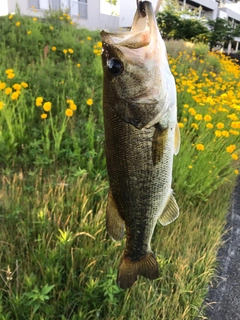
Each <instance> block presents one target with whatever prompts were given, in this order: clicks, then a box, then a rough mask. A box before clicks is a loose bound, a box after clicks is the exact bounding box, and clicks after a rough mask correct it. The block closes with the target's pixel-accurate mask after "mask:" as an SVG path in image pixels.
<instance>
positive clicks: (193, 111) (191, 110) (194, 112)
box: [188, 108, 197, 116]
mask: <svg viewBox="0 0 240 320" xmlns="http://www.w3.org/2000/svg"><path fill="white" fill-rule="evenodd" d="M188 112H189V113H190V114H191V115H192V116H195V115H196V113H197V112H196V110H195V109H194V108H190V109H188Z"/></svg>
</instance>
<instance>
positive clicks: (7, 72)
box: [5, 69, 14, 74]
mask: <svg viewBox="0 0 240 320" xmlns="http://www.w3.org/2000/svg"><path fill="white" fill-rule="evenodd" d="M5 72H6V74H10V73H13V72H14V71H13V69H7V70H6V71H5Z"/></svg>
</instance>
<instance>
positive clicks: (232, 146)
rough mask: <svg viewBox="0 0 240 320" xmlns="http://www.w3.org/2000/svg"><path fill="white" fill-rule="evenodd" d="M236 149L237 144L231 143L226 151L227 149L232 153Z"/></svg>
mask: <svg viewBox="0 0 240 320" xmlns="http://www.w3.org/2000/svg"><path fill="white" fill-rule="evenodd" d="M235 149H236V146H235V144H231V145H230V146H228V147H227V148H226V151H227V152H228V153H232V152H233V151H234V150H235Z"/></svg>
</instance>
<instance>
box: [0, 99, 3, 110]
mask: <svg viewBox="0 0 240 320" xmlns="http://www.w3.org/2000/svg"><path fill="white" fill-rule="evenodd" d="M3 107H4V103H3V102H2V101H0V110H2V109H3Z"/></svg>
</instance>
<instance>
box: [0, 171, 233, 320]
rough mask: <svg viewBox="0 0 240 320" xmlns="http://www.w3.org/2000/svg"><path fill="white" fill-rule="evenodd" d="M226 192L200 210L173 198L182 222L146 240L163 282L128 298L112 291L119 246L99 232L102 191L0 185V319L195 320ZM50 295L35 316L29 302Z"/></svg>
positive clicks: (90, 185) (46, 182) (62, 183)
mask: <svg viewBox="0 0 240 320" xmlns="http://www.w3.org/2000/svg"><path fill="white" fill-rule="evenodd" d="M229 187H231V185H230V186H226V187H225V188H224V189H222V188H221V189H219V190H218V191H217V192H214V193H213V194H212V196H211V198H210V199H209V201H208V202H205V203H199V205H198V206H197V207H195V206H194V205H193V204H192V205H191V204H189V201H188V200H187V199H186V198H185V197H184V196H183V195H182V194H179V193H178V194H176V197H177V200H178V203H179V206H180V210H181V217H180V218H179V219H178V220H177V221H176V222H175V223H174V224H172V225H170V226H169V227H166V228H164V227H161V226H157V228H156V230H155V235H154V239H153V245H152V246H153V249H154V251H155V252H156V254H157V258H158V262H159V266H160V278H159V279H158V280H156V281H154V282H151V281H148V280H145V279H144V278H141V279H140V280H139V281H138V283H137V284H136V285H135V286H134V287H133V288H132V289H131V290H128V291H126V292H125V291H123V290H121V289H119V288H118V287H117V286H116V284H115V278H116V271H117V266H118V262H119V259H120V256H121V254H122V251H123V247H124V242H122V243H117V242H113V241H112V240H110V239H109V237H108V236H107V234H106V231H105V214H104V213H105V206H106V192H107V183H106V182H104V181H101V179H100V177H96V178H95V180H94V181H90V180H89V179H88V178H87V177H86V176H83V177H82V178H69V177H68V178H67V177H60V176H54V175H50V177H49V178H46V177H43V176H41V172H38V173H37V174H36V173H35V175H32V174H31V173H29V174H28V175H27V176H22V175H21V174H20V175H14V176H13V177H12V178H11V176H3V177H2V188H1V189H0V195H1V200H0V201H1V235H2V236H1V239H2V240H1V242H0V247H1V251H0V252H1V256H0V261H1V270H0V275H1V279H0V282H1V288H2V290H1V291H2V296H1V308H2V311H1V314H2V315H4V316H5V317H6V316H7V315H9V319H41V317H42V319H51V318H54V319H97V318H99V319H154V316H156V315H158V317H159V318H160V319H193V318H194V316H196V315H197V314H198V312H199V310H200V308H201V304H202V301H203V298H204V295H205V293H206V285H207V283H208V282H209V281H210V279H211V277H212V275H213V274H214V267H215V255H216V250H217V249H218V247H219V244H220V238H221V235H222V232H223V226H224V221H225V215H226V211H227V204H228V202H229V194H228V193H227V192H226V191H227V188H229ZM223 194H224V195H226V196H224V197H223V196H222V195H223ZM213 239H214V242H213ZM51 285H54V287H53V288H52V289H51V291H50V292H49V294H48V295H49V301H48V300H46V301H45V300H44V301H40V306H39V308H38V309H37V312H36V313H35V314H34V307H35V305H36V303H37V301H38V300H37V301H36V300H31V299H29V294H33V293H34V290H37V291H38V292H41V290H42V288H43V287H44V286H51ZM140 301H141V303H140ZM2 319H5V318H2ZM6 319H8V318H6Z"/></svg>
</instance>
